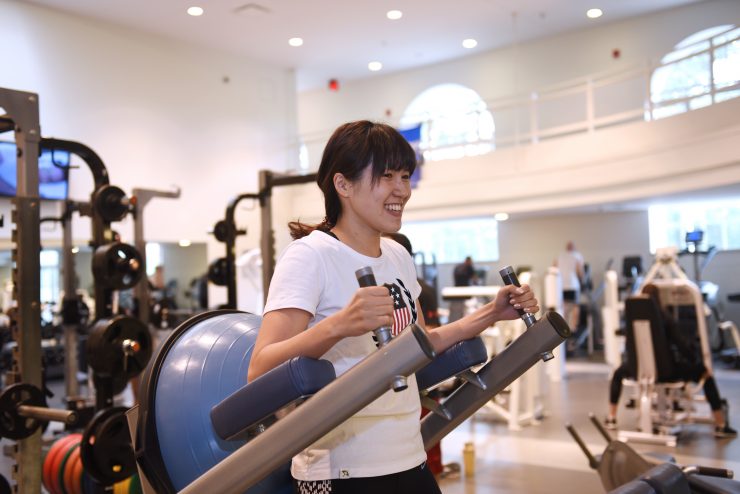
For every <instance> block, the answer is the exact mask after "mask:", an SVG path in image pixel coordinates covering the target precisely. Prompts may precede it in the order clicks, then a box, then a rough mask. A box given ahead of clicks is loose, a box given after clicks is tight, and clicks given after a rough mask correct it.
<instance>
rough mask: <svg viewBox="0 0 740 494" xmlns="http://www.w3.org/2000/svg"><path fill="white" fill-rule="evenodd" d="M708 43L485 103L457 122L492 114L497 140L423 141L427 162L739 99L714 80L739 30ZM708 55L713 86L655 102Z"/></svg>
mask: <svg viewBox="0 0 740 494" xmlns="http://www.w3.org/2000/svg"><path fill="white" fill-rule="evenodd" d="M728 33H732V34H733V35H734V36H732V37H730V38H728V39H726V40H724V41H722V42H715V40H716V39H717V38H718V37H726V36H727V34H728ZM708 41H709V47H708V48H706V49H702V50H696V51H693V52H691V53H690V54H688V55H686V56H683V57H680V58H676V59H675V60H671V61H669V62H661V61H654V62H646V63H644V64H642V65H635V66H631V67H629V68H627V69H622V70H620V71H618V72H614V71H611V72H604V73H598V74H591V75H588V76H586V77H579V78H577V79H574V80H570V81H564V82H561V83H558V84H556V85H552V86H549V87H545V88H542V89H540V90H538V91H535V92H532V93H530V94H526V95H517V96H513V97H506V98H496V99H488V100H485V103H486V106H487V109H483V110H480V109H476V110H472V111H470V112H467V113H463V115H460V114H458V115H456V118H461V117H468V118H471V119H478V118H479V117H480V116H481V115H482V114H483V112H490V113H491V114H492V115H493V120H494V122H495V125H496V129H495V133H494V136H493V138H491V137H490V136H482V135H480V132H479V133H478V134H477V135H475V132H468V134H467V135H466V136H465V137H464V138H463V137H462V136H461V138H460V139H459V140H458V141H457V142H454V143H450V136H449V135H447V136H446V137H445V140H446V141H447V144H440V143H434V142H428V141H426V142H425V139H424V137H422V150H423V151H424V155H425V157H426V158H427V159H431V160H436V159H445V158H451V157H459V156H463V155H470V154H481V153H484V152H488V151H490V150H493V149H495V148H502V147H507V146H518V145H522V144H534V143H537V142H540V141H543V140H546V139H552V138H557V137H563V136H567V135H573V134H579V133H588V132H594V131H596V130H598V129H602V128H605V127H612V126H615V125H620V124H624V123H629V122H637V121H645V120H654V119H657V118H661V117H663V116H669V115H672V114H676V113H683V112H685V111H689V110H692V109H695V108H698V107H701V106H707V105H708V104H714V103H717V102H720V101H723V100H725V99H729V98H732V97H737V96H740V77H739V78H738V79H737V80H735V81H733V82H730V83H725V84H724V85H723V86H722V87H717V86H716V85H715V74H714V61H715V58H716V53H717V51H718V50H720V49H723V48H724V47H730V46H731V45H734V46H738V44H740V30H738V29H737V28H734V27H733V28H732V29H728V30H727V31H725V32H723V33H720V34H718V35H715V36H714V37H713V38H711V39H709V40H708ZM706 42H707V40H704V41H701V42H699V43H706ZM691 46H695V45H691ZM685 48H690V47H685ZM706 54H708V55H709V63H708V71H709V73H708V81H709V83H708V84H707V85H706V86H697V85H693V86H692V87H691V89H690V91H691V94H690V95H687V96H682V97H677V98H672V99H660V100H656V97H655V96H654V95H653V94H652V92H653V91H654V88H653V87H652V86H653V81H652V78H653V75H654V74H655V73H656V71H658V70H659V69H663V68H666V67H670V66H672V65H676V64H679V63H681V62H684V61H686V60H689V59H691V58H695V57H701V56H703V55H706ZM701 98H706V100H707V101H706V102H704V101H702V100H701ZM412 120H413V118H412ZM416 121H421V122H422V124H426V125H425V126H424V127H425V128H423V129H422V130H423V133H425V134H426V136H431V135H434V134H435V125H440V124H438V123H437V122H436V121H435V119H428V120H423V119H417V120H416ZM441 125H444V124H441ZM471 134H473V135H471ZM328 135H329V132H316V133H312V134H311V135H303V136H302V137H303V141H304V142H305V143H306V144H307V145H310V144H309V143H312V142H313V143H318V142H319V141H321V142H322V143H323V142H325V141H326V139H327V138H328ZM453 140H454V138H453Z"/></svg>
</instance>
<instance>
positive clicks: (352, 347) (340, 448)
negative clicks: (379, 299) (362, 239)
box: [265, 231, 426, 480]
mask: <svg viewBox="0 0 740 494" xmlns="http://www.w3.org/2000/svg"><path fill="white" fill-rule="evenodd" d="M380 248H381V255H380V257H377V258H376V257H368V256H365V255H362V254H360V253H358V252H356V251H354V250H352V249H351V248H349V247H348V246H347V245H345V244H343V243H342V242H340V241H338V240H337V239H335V238H333V237H331V236H329V235H327V234H326V233H323V232H319V231H314V232H312V233H311V234H310V235H308V236H306V237H304V238H302V239H299V240H296V241H294V242H292V243H291V244H290V245H289V246H288V247H287V248H286V250H285V251H284V252H283V254H282V255H281V257H280V259H279V261H278V263H277V266H276V268H275V273H274V275H273V277H272V281H271V282H270V290H269V294H268V297H267V303H266V305H265V313H267V312H270V311H273V310H277V309H284V308H297V309H303V310H305V311H307V312H309V313H311V314H312V315H313V317H312V318H311V320H310V322H309V324H308V325H309V327H312V326H314V325H315V324H317V323H319V322H320V321H322V320H323V319H325V318H326V317H328V316H330V315H332V314H334V313H335V312H337V311H339V310H340V309H342V308H344V307H345V306H346V305H347V304H348V303H349V301H350V300H351V298H352V296H353V295H354V293H355V292H356V291H357V289H358V288H359V284H358V283H357V278H356V277H355V271H356V270H358V269H360V268H362V267H365V266H370V267H372V269H373V273H374V274H375V279H376V281H377V283H378V284H379V285H380V284H388V285H391V286H390V287H389V288H390V289H391V291H392V293H393V295H394V300H395V301H396V305H395V308H394V324H393V334H394V335H395V334H398V332H400V331H401V330H402V329H403V328H405V327H406V326H408V325H409V324H410V323H412V322H416V320H417V314H416V310H417V308H416V300H417V298H418V296H419V293H420V292H421V286H420V285H419V283H418V281H417V279H416V269H415V267H414V263H413V261H412V259H411V257H410V256H409V254H408V252H407V251H406V250H405V249H404V248H403V247H402V246H401V245H399V244H398V243H396V242H395V241H393V240H390V239H387V238H381V243H380ZM374 351H376V347H375V342H374V340H373V338H372V333H367V334H365V335H362V336H356V337H349V338H344V339H343V340H341V341H339V342H338V343H337V344H336V345H334V346H333V347H332V348H331V349H330V350H329V351H328V352H327V353H326V354H324V355H323V356H322V358H324V359H326V360H329V361H330V362H332V363H333V364H334V369H335V370H336V373H337V376H340V375H342V374H343V373H344V372H346V371H347V370H348V369H350V368H351V367H353V366H354V365H356V364H357V363H359V362H360V361H361V360H362V359H364V358H365V357H366V356H367V355H369V354H371V353H372V352H374ZM420 414H421V405H420V403H419V391H418V388H417V385H416V378H415V377H414V376H413V375H412V376H409V378H408V388H407V389H406V390H404V391H401V392H398V393H396V392H393V391H390V390H389V391H388V392H386V393H385V394H383V395H382V396H381V397H380V398H378V399H377V400H375V401H374V402H372V403H371V404H370V405H368V406H366V407H365V408H363V409H362V410H360V411H359V412H358V413H357V414H355V415H354V416H352V417H351V418H350V419H349V420H347V421H346V422H344V423H343V424H342V425H340V426H339V427H337V428H336V429H334V430H333V431H332V432H330V433H329V434H327V435H326V436H324V437H323V438H321V439H319V440H318V441H316V442H315V443H314V444H312V445H311V446H309V447H308V448H307V449H305V450H304V451H302V452H301V453H299V454H298V455H296V456H295V457H294V458H293V463H292V467H291V473H292V475H293V477H295V478H296V479H299V480H326V479H332V478H335V479H336V478H351V477H352V478H353V477H375V476H379V475H388V474H391V473H397V472H402V471H404V470H408V469H410V468H414V467H416V466H418V465H420V464H421V463H422V462H424V461H425V460H426V452H425V451H424V445H423V441H422V438H421V431H420V429H419V419H420Z"/></svg>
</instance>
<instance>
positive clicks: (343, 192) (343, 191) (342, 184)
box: [334, 173, 352, 197]
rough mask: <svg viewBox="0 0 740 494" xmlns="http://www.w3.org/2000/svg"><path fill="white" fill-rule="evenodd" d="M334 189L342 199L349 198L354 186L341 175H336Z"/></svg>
mask: <svg viewBox="0 0 740 494" xmlns="http://www.w3.org/2000/svg"><path fill="white" fill-rule="evenodd" d="M334 188H335V189H336V190H337V194H339V195H340V196H341V197H349V191H350V189H351V188H352V184H351V183H350V181H349V180H347V179H346V178H345V177H344V175H342V174H341V173H335V174H334Z"/></svg>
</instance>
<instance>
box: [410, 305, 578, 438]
mask: <svg viewBox="0 0 740 494" xmlns="http://www.w3.org/2000/svg"><path fill="white" fill-rule="evenodd" d="M568 336H570V329H569V328H568V325H567V324H566V322H565V321H564V320H563V318H562V317H561V316H560V315H559V314H558V313H557V312H547V313H546V314H545V316H544V317H543V318H542V319H540V320H539V321H537V322H536V323H534V325H532V326H531V327H530V328H528V329H527V330H526V331H525V332H524V333H523V334H522V335H521V336H519V338H517V339H516V340H514V342H512V343H511V344H510V345H509V346H507V347H506V348H505V349H504V350H503V351H502V352H501V353H499V354H498V355H496V356H495V357H494V358H493V359H491V360H490V361H489V362H488V363H487V364H486V365H484V366H483V367H482V368H481V369H480V370H479V371H478V373H477V374H478V376H479V377H480V378H481V379H482V380H483V382H484V383H485V385H486V388H485V389H481V388H480V387H479V386H474V385H472V384H471V383H469V382H466V383H464V384H463V385H462V386H460V387H459V388H458V389H457V390H455V392H454V393H452V395H450V397H449V398H447V400H445V401H444V403H442V405H444V407H445V408H446V409H447V410H448V411H449V412H450V414H451V416H452V419H451V420H447V419H445V418H443V417H441V416H439V415H437V414H433V413H430V414H429V415H427V416H426V417H424V418H423V419H422V421H421V435H422V437H423V438H424V448H426V449H429V448H430V447H431V446H433V445H434V444H436V443H438V442H439V441H440V440H441V439H442V438H443V437H445V436H446V435H447V434H448V433H450V431H452V430H453V429H455V427H457V426H458V425H460V424H461V423H462V422H464V421H465V420H466V419H467V418H468V417H470V416H471V415H473V414H474V413H475V412H476V411H477V410H478V409H480V408H481V407H482V406H483V405H485V404H486V402H488V400H490V399H491V398H493V397H494V396H496V395H497V394H498V393H499V392H501V391H502V390H503V389H504V388H506V387H507V386H508V385H509V384H511V383H512V382H514V380H515V379H516V378H518V377H519V376H521V375H522V374H524V372H526V371H527V369H529V368H530V367H532V366H533V365H534V364H535V363H537V361H538V360H539V359H541V358H542V356H543V354H546V353H549V352H551V351H552V350H553V348H555V347H557V346H558V345H559V344H561V343H562V342H563V341H565V339H566V338H567V337H568Z"/></svg>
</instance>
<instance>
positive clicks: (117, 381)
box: [93, 372, 130, 396]
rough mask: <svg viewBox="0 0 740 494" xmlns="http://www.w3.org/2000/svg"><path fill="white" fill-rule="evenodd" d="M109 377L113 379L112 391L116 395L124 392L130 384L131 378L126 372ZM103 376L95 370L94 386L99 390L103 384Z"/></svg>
mask: <svg viewBox="0 0 740 494" xmlns="http://www.w3.org/2000/svg"><path fill="white" fill-rule="evenodd" d="M109 377H110V379H111V391H110V393H111V394H112V395H114V396H115V395H117V394H120V393H123V390H124V389H126V386H128V381H129V379H130V378H129V377H128V376H126V375H125V374H117V375H113V376H109ZM103 378H104V377H103V376H102V375H101V374H98V373H97V372H93V386H95V389H96V390H99V389H100V388H101V386H102V385H103V384H102V383H103Z"/></svg>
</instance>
